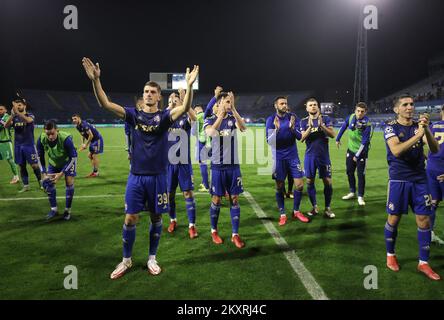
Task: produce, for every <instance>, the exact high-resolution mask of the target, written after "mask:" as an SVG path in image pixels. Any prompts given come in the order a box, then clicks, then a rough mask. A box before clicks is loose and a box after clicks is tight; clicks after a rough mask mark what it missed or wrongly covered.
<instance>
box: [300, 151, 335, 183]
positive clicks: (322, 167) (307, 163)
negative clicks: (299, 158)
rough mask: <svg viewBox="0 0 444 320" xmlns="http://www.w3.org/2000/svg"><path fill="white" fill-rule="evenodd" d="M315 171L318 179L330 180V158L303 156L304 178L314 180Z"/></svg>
mask: <svg viewBox="0 0 444 320" xmlns="http://www.w3.org/2000/svg"><path fill="white" fill-rule="evenodd" d="M317 169H318V170H319V178H321V179H322V178H331V162H330V158H327V157H317V156H312V155H305V159H304V170H305V176H306V177H307V178H310V179H313V178H315V177H316V170H317Z"/></svg>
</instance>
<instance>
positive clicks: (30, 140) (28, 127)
mask: <svg viewBox="0 0 444 320" xmlns="http://www.w3.org/2000/svg"><path fill="white" fill-rule="evenodd" d="M25 116H27V117H30V118H32V119H33V120H34V115H33V114H32V113H30V112H27V113H25ZM12 126H13V127H14V142H15V145H17V146H18V145H34V144H35V143H34V121H33V122H31V123H26V121H25V120H23V119H22V118H20V117H19V116H17V115H15V116H14V118H13V119H12Z"/></svg>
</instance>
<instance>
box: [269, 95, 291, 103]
mask: <svg viewBox="0 0 444 320" xmlns="http://www.w3.org/2000/svg"><path fill="white" fill-rule="evenodd" d="M280 99H284V100H288V97H286V96H277V97H276V98H274V101H273V104H276V102H278V101H279V100H280Z"/></svg>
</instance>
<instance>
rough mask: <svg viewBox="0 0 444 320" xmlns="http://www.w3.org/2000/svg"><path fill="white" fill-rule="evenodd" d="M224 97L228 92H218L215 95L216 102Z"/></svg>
mask: <svg viewBox="0 0 444 320" xmlns="http://www.w3.org/2000/svg"><path fill="white" fill-rule="evenodd" d="M226 97H228V92H221V93H220V94H219V96H218V97H217V100H216V102H219V101H220V100H222V98H226Z"/></svg>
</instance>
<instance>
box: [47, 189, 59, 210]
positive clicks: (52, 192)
mask: <svg viewBox="0 0 444 320" xmlns="http://www.w3.org/2000/svg"><path fill="white" fill-rule="evenodd" d="M46 192H47V194H48V199H49V205H50V206H51V209H52V208H57V198H56V197H57V191H56V188H55V185H54V184H52V183H51V184H50V185H49V187H48V188H47V189H46Z"/></svg>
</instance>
